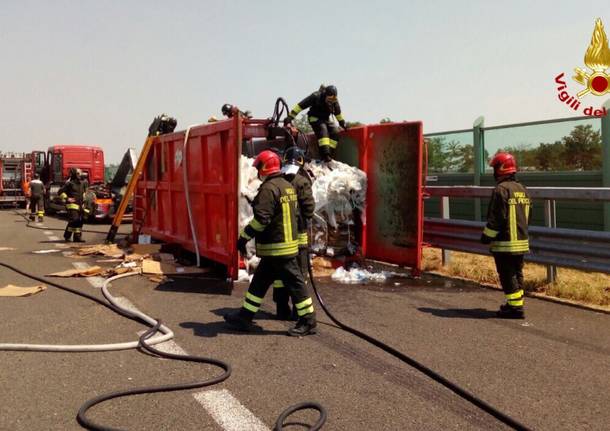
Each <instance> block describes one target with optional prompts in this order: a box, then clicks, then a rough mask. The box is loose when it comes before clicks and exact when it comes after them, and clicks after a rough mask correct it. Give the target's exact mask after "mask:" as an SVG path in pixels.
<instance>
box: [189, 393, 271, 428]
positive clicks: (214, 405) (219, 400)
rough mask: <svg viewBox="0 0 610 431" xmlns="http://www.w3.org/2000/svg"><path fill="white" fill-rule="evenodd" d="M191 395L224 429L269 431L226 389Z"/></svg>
mask: <svg viewBox="0 0 610 431" xmlns="http://www.w3.org/2000/svg"><path fill="white" fill-rule="evenodd" d="M193 397H195V399H196V400H197V401H198V402H199V404H201V405H202V406H203V407H204V408H205V409H206V410H207V411H208V413H209V414H210V415H211V416H212V418H214V420H215V421H216V423H218V425H220V426H221V427H222V428H223V429H224V430H226V431H271V430H270V429H269V428H268V427H267V425H265V424H264V423H263V422H262V421H261V420H260V419H259V418H257V417H256V416H254V414H253V413H252V412H251V411H250V410H248V409H247V408H246V407H245V406H244V405H243V404H242V403H240V402H239V400H238V399H237V398H235V397H234V396H233V395H231V392H229V391H228V390H226V389H220V390H213V391H203V392H199V393H196V394H193Z"/></svg>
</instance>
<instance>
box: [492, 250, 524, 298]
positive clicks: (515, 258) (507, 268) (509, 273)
mask: <svg viewBox="0 0 610 431" xmlns="http://www.w3.org/2000/svg"><path fill="white" fill-rule="evenodd" d="M493 256H494V260H495V262H496V270H497V271H498V277H499V278H500V284H501V285H502V290H503V291H504V295H506V303H507V304H508V305H509V306H510V307H513V308H519V309H520V308H523V296H524V290H523V255H522V254H510V253H493Z"/></svg>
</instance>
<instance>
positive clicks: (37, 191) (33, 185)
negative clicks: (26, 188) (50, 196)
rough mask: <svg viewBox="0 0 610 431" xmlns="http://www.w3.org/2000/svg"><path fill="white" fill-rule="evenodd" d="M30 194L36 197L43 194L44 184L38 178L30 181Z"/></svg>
mask: <svg viewBox="0 0 610 431" xmlns="http://www.w3.org/2000/svg"><path fill="white" fill-rule="evenodd" d="M30 196H32V197H35V198H38V197H43V196H44V184H43V183H42V181H40V180H32V181H30Z"/></svg>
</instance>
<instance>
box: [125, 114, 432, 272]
mask: <svg viewBox="0 0 610 431" xmlns="http://www.w3.org/2000/svg"><path fill="white" fill-rule="evenodd" d="M278 130H279V127H278V122H277V121H275V122H274V121H273V120H270V119H266V120H257V119H249V118H244V117H242V116H241V115H235V116H234V117H233V118H231V119H227V120H224V121H219V122H215V123H208V124H202V125H199V126H193V127H190V128H189V129H187V130H185V131H179V132H174V133H171V134H167V135H161V136H158V137H155V138H154V141H153V145H152V148H151V150H150V152H149V154H148V158H147V160H146V164H145V168H144V169H143V172H141V173H140V176H139V178H138V182H137V185H136V190H135V192H134V205H133V206H134V213H133V229H134V235H137V234H148V235H150V236H151V237H152V238H154V239H157V240H159V241H164V242H168V243H174V244H178V245H180V246H182V247H183V248H185V249H186V250H189V251H191V252H194V253H198V254H199V255H200V256H201V257H202V258H205V259H208V260H210V261H212V262H215V263H217V264H219V265H222V267H223V268H224V269H225V270H226V274H227V276H228V277H231V278H233V279H236V278H237V275H238V270H239V253H238V251H237V249H236V247H235V244H236V242H237V238H238V235H239V227H238V217H239V191H240V184H239V182H240V156H241V155H242V154H244V155H246V156H248V157H253V156H255V155H256V154H258V153H259V152H260V151H262V150H264V149H267V148H270V147H275V148H279V149H283V148H284V147H285V146H286V145H289V143H288V142H287V138H286V137H285V136H284V134H283V133H281V131H279V132H278ZM422 144H423V135H422V124H421V123H420V122H403V123H384V124H373V125H366V126H359V127H354V128H351V129H349V130H347V131H345V132H342V134H341V136H340V140H339V146H338V152H337V157H336V158H337V160H339V161H342V162H344V163H347V164H350V165H352V166H357V167H359V168H360V169H362V170H363V171H364V172H365V173H366V175H367V178H368V187H367V193H366V202H367V204H366V208H365V211H364V214H362V217H361V220H362V223H361V225H360V226H359V227H358V230H357V232H356V235H357V237H358V241H357V242H358V244H359V245H360V252H361V254H362V256H363V257H364V258H367V259H371V260H377V261H382V262H387V263H391V264H396V265H400V266H406V267H410V268H411V269H412V272H413V273H414V274H418V273H419V271H420V268H421V252H422V241H423V218H422V199H423V196H422V189H423V187H422V186H423V184H422V160H423V148H422ZM185 170H186V171H185ZM185 177H186V178H187V180H186V183H185ZM185 186H186V187H185ZM187 198H188V201H190V202H188V201H187ZM189 207H190V217H189ZM193 238H196V239H195V240H194V239H193Z"/></svg>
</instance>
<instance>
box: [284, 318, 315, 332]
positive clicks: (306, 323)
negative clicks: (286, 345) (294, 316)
mask: <svg viewBox="0 0 610 431" xmlns="http://www.w3.org/2000/svg"><path fill="white" fill-rule="evenodd" d="M316 326H317V323H316V313H310V314H308V315H306V316H303V317H301V318H299V320H298V321H297V324H296V325H295V326H294V328H290V329H289V330H288V335H290V336H292V337H304V336H305V335H311V334H315V333H316Z"/></svg>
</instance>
